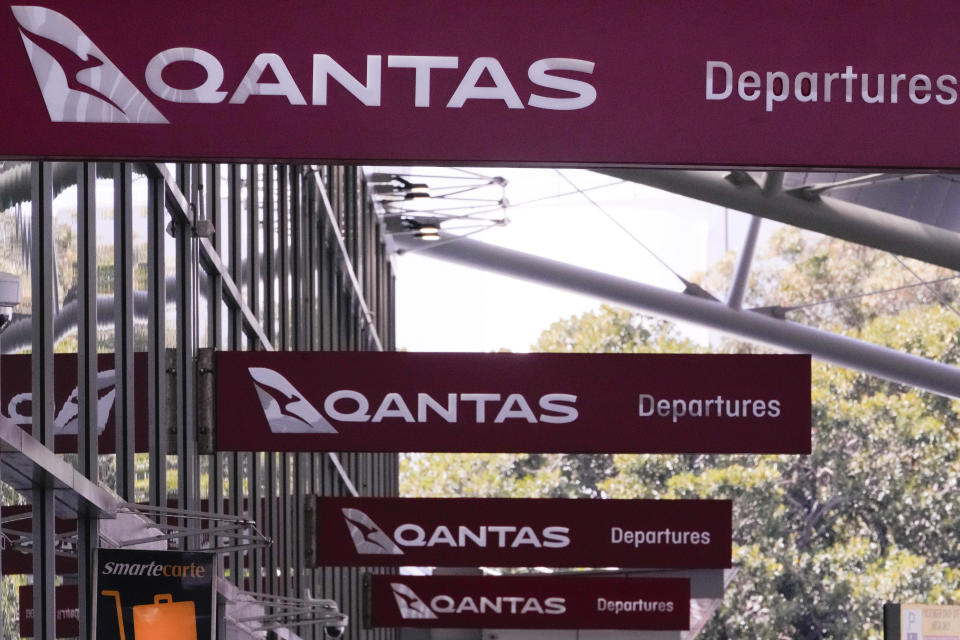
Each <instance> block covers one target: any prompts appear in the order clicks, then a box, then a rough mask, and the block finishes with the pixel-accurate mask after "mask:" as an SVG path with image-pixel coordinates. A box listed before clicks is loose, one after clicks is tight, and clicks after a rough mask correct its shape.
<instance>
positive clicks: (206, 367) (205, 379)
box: [197, 348, 217, 455]
mask: <svg viewBox="0 0 960 640" xmlns="http://www.w3.org/2000/svg"><path fill="white" fill-rule="evenodd" d="M213 354H214V350H213V349H209V348H205V349H198V350H197V453H199V454H201V455H208V454H212V453H214V447H213V442H214V430H215V428H216V403H217V402H216V382H217V372H216V369H215V364H214V357H213Z"/></svg>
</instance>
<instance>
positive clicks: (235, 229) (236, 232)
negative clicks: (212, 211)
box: [227, 164, 243, 349]
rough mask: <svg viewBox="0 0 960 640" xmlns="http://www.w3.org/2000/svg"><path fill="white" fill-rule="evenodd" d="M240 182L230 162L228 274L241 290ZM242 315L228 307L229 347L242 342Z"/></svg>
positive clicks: (238, 175)
mask: <svg viewBox="0 0 960 640" xmlns="http://www.w3.org/2000/svg"><path fill="white" fill-rule="evenodd" d="M242 186H243V185H242V183H241V180H240V166H239V165H236V164H231V165H230V168H229V181H228V188H229V189H230V193H229V194H228V198H227V215H229V216H230V238H229V242H230V276H231V277H232V278H233V281H234V282H235V283H237V289H238V290H241V292H242V289H241V283H242V282H243V279H242V277H241V272H242V269H243V262H242V260H241V257H242V254H241V242H240V240H241V238H242V236H241V235H240V225H242V224H243V220H242V219H241V217H240V192H241V188H242ZM241 318H242V316H241V313H240V309H239V308H238V307H235V306H233V305H231V307H230V320H229V324H228V326H229V340H230V348H231V349H239V348H240V345H241V344H242V342H243V341H242V339H241V331H242V327H243V324H242V319H241Z"/></svg>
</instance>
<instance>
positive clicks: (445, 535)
mask: <svg viewBox="0 0 960 640" xmlns="http://www.w3.org/2000/svg"><path fill="white" fill-rule="evenodd" d="M341 513H343V518H344V521H345V522H346V525H347V531H349V532H350V539H351V540H353V546H354V547H356V549H357V553H359V554H363V555H371V554H379V555H385V554H386V555H404V552H403V549H401V548H400V546H401V545H402V546H404V547H428V548H432V547H450V548H451V549H464V548H468V547H478V548H481V549H483V548H487V547H491V548H500V549H507V548H510V549H517V548H537V549H540V548H547V549H562V548H564V547H568V546H570V528H569V527H564V526H550V527H544V528H543V529H540V530H537V529H534V528H533V527H529V526H515V525H480V526H474V527H472V528H471V527H470V526H467V525H438V526H436V527H432V528H424V527H422V526H420V525H418V524H415V523H412V522H406V523H402V524H400V525H399V526H397V527H396V529H394V531H393V536H392V537H391V536H390V535H388V534H387V533H386V532H384V530H383V529H382V528H380V526H379V525H378V524H377V523H375V522H374V521H373V519H372V518H371V517H370V516H368V515H367V514H366V513H364V512H363V511H360V510H359V509H353V508H345V509H342V510H341Z"/></svg>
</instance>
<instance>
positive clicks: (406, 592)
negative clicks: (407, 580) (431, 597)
mask: <svg viewBox="0 0 960 640" xmlns="http://www.w3.org/2000/svg"><path fill="white" fill-rule="evenodd" d="M390 588H391V589H393V597H394V599H395V600H396V601H397V607H399V608H400V617H402V618H403V619H404V620H436V619H437V614H435V613H434V612H433V611H431V610H430V607H428V606H427V605H426V604H425V603H424V602H423V600H421V599H420V596H418V595H417V594H416V593H415V592H414V591H413V589H411V588H410V587H408V586H407V585H405V584H401V583H399V582H391V583H390Z"/></svg>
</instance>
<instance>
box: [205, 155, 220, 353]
mask: <svg viewBox="0 0 960 640" xmlns="http://www.w3.org/2000/svg"><path fill="white" fill-rule="evenodd" d="M206 172H207V180H206V182H207V190H206V197H207V217H208V219H209V220H211V221H213V228H214V234H213V247H214V249H216V251H217V255H221V253H220V252H221V249H222V245H223V235H224V234H223V233H222V232H221V229H222V228H223V207H221V206H220V165H218V164H216V163H210V164H207V165H206ZM222 312H223V283H222V281H221V280H220V278H219V277H215V276H213V275H212V274H211V293H210V323H211V327H210V346H211V347H212V348H214V349H221V348H223V329H222V325H221V323H220V320H221V314H222Z"/></svg>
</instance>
